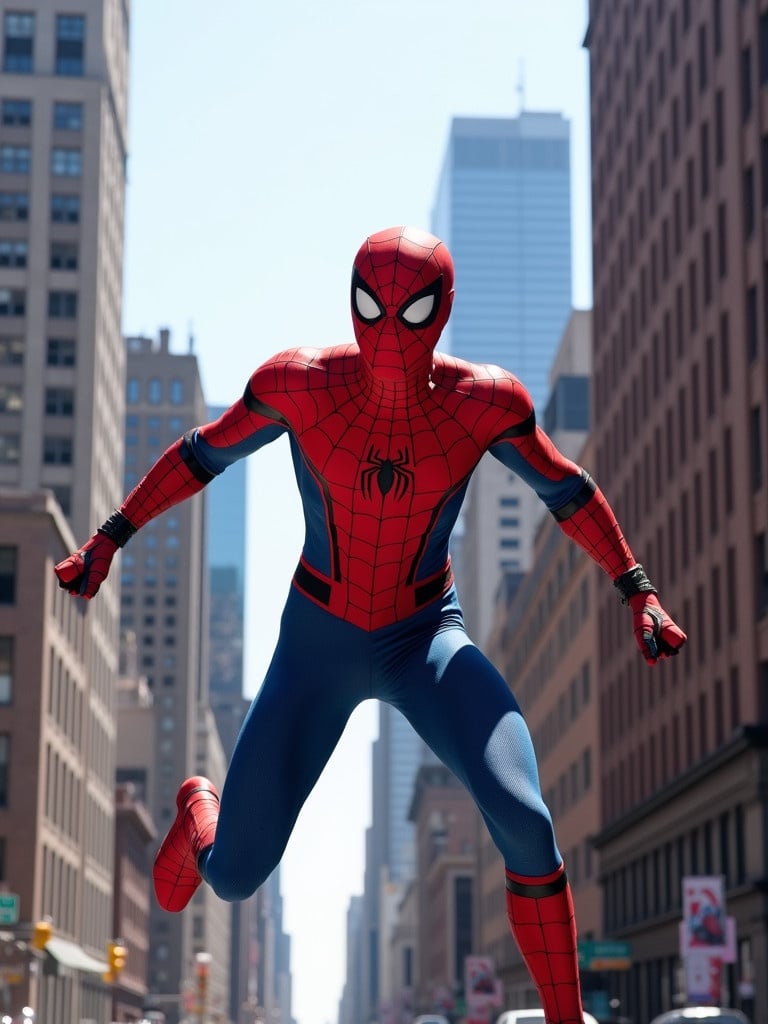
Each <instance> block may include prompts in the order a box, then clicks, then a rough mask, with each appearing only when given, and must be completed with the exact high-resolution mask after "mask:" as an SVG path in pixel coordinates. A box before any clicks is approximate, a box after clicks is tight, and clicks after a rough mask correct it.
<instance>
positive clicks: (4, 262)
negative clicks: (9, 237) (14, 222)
mask: <svg viewBox="0 0 768 1024" xmlns="http://www.w3.org/2000/svg"><path fill="white" fill-rule="evenodd" d="M27 248H28V247H27V243H26V242H7V241H0V267H26V265H27Z"/></svg>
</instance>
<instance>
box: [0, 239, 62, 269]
mask: <svg viewBox="0 0 768 1024" xmlns="http://www.w3.org/2000/svg"><path fill="white" fill-rule="evenodd" d="M78 255H79V247H78V244H77V242H61V241H52V242H51V244H50V249H49V255H48V266H49V268H50V269H51V270H77V266H78ZM28 257H29V243H28V242H26V241H23V240H16V239H14V240H6V239H2V238H0V267H13V268H17V269H18V268H21V269H23V268H24V267H26V266H27V260H28Z"/></svg>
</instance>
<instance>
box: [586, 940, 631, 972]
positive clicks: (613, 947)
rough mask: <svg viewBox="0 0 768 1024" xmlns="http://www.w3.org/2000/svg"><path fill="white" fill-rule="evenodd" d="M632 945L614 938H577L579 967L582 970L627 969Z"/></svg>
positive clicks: (629, 963)
mask: <svg viewBox="0 0 768 1024" xmlns="http://www.w3.org/2000/svg"><path fill="white" fill-rule="evenodd" d="M631 963H632V947H631V946H630V944H629V943H628V942H621V941H619V940H616V939H579V967H580V968H581V970H582V971H627V970H629V968H630V965H631Z"/></svg>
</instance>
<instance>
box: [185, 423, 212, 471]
mask: <svg viewBox="0 0 768 1024" xmlns="http://www.w3.org/2000/svg"><path fill="white" fill-rule="evenodd" d="M194 436H195V431H194V430H188V431H187V432H186V434H185V435H184V437H183V438H182V439H181V444H180V445H179V455H180V456H181V459H182V462H183V463H184V465H185V466H186V467H187V469H188V470H189V471H190V473H191V474H192V476H193V477H194V478H195V480H199V481H200V483H201V484H209V483H210V482H211V480H213V478H214V477H215V476H216V474H215V473H211V472H210V471H209V470H207V469H206V468H205V467H204V466H203V465H202V464H201V463H200V462H198V460H197V456H196V455H195V453H194V452H193V451H192V438H193V437H194Z"/></svg>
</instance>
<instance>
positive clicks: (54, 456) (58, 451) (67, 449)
mask: <svg viewBox="0 0 768 1024" xmlns="http://www.w3.org/2000/svg"><path fill="white" fill-rule="evenodd" d="M43 462H44V463H45V465H46V466H71V465H72V438H71V437H46V438H44V439H43Z"/></svg>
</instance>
